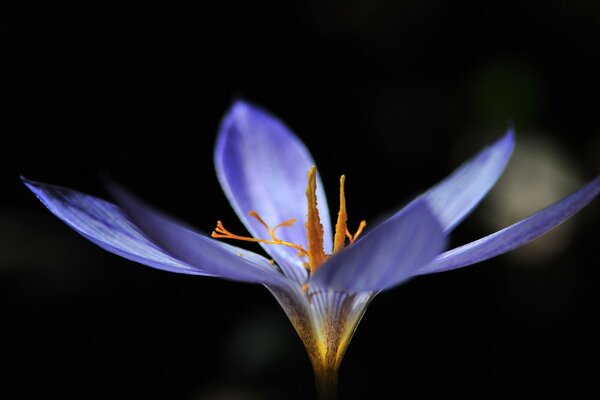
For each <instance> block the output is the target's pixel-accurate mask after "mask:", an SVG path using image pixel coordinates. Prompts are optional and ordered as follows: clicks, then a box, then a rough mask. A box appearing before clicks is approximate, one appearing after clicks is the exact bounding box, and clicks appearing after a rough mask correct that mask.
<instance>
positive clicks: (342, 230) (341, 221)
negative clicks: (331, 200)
mask: <svg viewBox="0 0 600 400" xmlns="http://www.w3.org/2000/svg"><path fill="white" fill-rule="evenodd" d="M345 182H346V177H345V176H344V175H342V176H341V177H340V211H339V212H338V218H337V223H336V224H335V236H334V238H333V252H334V253H336V252H338V251H339V250H341V249H343V248H344V245H345V244H346V237H345V235H346V231H348V227H347V225H346V223H347V222H348V213H347V212H346V194H345V193H344V183H345Z"/></svg>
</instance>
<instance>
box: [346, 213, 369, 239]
mask: <svg viewBox="0 0 600 400" xmlns="http://www.w3.org/2000/svg"><path fill="white" fill-rule="evenodd" d="M366 226H367V221H365V220H364V219H363V220H362V221H360V224H358V229H356V232H355V233H354V235H353V234H351V233H350V231H349V230H348V229H347V228H346V237H347V238H348V239H350V244H352V243H354V242H355V241H356V239H358V237H359V236H360V234H361V233H362V231H363V230H364V229H365V227H366Z"/></svg>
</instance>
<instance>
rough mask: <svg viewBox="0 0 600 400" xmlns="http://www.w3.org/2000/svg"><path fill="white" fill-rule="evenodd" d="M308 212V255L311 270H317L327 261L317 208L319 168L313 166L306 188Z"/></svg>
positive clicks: (309, 172)
mask: <svg viewBox="0 0 600 400" xmlns="http://www.w3.org/2000/svg"><path fill="white" fill-rule="evenodd" d="M306 200H307V203H308V212H307V214H306V239H307V243H308V257H309V261H310V262H309V266H310V271H311V272H315V270H316V269H317V266H319V265H320V264H321V263H322V262H323V261H325V259H326V256H325V252H324V251H323V225H321V218H320V217H319V209H318V208H317V169H316V167H314V166H313V167H311V169H310V171H308V186H307V188H306Z"/></svg>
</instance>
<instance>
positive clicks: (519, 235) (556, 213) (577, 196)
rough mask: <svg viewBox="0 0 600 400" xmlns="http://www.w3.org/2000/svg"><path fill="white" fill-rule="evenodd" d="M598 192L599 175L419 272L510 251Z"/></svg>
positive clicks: (434, 270)
mask: <svg viewBox="0 0 600 400" xmlns="http://www.w3.org/2000/svg"><path fill="white" fill-rule="evenodd" d="M598 192H600V177H598V178H596V179H594V180H593V181H591V182H590V183H588V184H587V185H585V186H584V187H582V188H581V189H579V190H578V191H576V192H575V193H573V194H571V195H569V196H568V197H566V198H564V199H563V200H561V201H559V202H557V203H554V204H553V205H551V206H550V207H548V208H546V209H544V210H542V211H540V212H538V213H537V214H534V215H532V216H531V217H529V218H526V219H524V220H522V221H520V222H517V223H516V224H514V225H511V226H509V227H508V228H504V229H502V230H501V231H498V232H496V233H493V234H491V235H489V236H486V237H484V238H481V239H479V240H476V241H474V242H471V243H468V244H466V245H464V246H460V247H457V248H455V249H452V250H449V251H447V252H445V253H444V254H441V255H440V256H439V257H438V258H436V259H435V260H434V261H433V262H432V263H431V264H429V265H427V266H426V267H425V268H423V269H421V270H420V271H419V275H424V274H431V273H435V272H442V271H448V270H451V269H455V268H460V267H466V266H467V265H471V264H475V263H478V262H480V261H484V260H487V259H489V258H492V257H496V256H498V255H500V254H503V253H506V252H507V251H510V250H513V249H515V248H517V247H519V246H522V245H524V244H525V243H527V242H529V241H531V240H533V239H535V238H537V237H538V236H541V235H543V234H544V233H546V232H548V231H549V230H550V229H552V228H554V227H555V226H557V225H559V224H560V223H562V222H563V221H565V220H566V219H568V218H569V217H571V216H572V215H573V214H575V213H576V212H577V211H579V210H581V209H582V208H583V207H585V206H586V205H587V204H588V203H589V202H590V201H592V200H593V199H594V197H596V196H597V195H598Z"/></svg>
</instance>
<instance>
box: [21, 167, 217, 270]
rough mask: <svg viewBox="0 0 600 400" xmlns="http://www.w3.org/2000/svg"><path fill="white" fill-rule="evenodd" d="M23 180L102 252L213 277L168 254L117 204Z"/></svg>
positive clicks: (54, 211) (53, 210)
mask: <svg viewBox="0 0 600 400" xmlns="http://www.w3.org/2000/svg"><path fill="white" fill-rule="evenodd" d="M22 180H23V183H25V185H27V187H28V188H29V189H30V190H31V191H32V192H33V193H34V194H35V195H36V196H37V197H38V198H39V199H40V200H41V202H42V203H44V205H45V206H46V207H47V208H48V209H49V210H50V211H51V212H52V213H53V214H54V215H56V216H57V217H58V218H60V219H61V220H62V221H63V222H65V223H66V224H67V225H69V226H70V227H71V228H73V229H74V230H75V231H77V232H78V233H80V234H81V235H83V236H84V237H85V238H86V239H88V240H90V241H92V242H94V243H95V244H97V245H98V246H100V247H102V248H103V249H105V250H108V251H110V252H111V253H114V254H117V255H120V256H122V257H125V258H127V259H129V260H132V261H136V262H139V263H141V264H144V265H148V266H150V267H154V268H158V269H162V270H166V271H171V272H179V273H184V274H192V275H211V274H210V273H208V272H207V271H204V270H202V269H200V268H197V267H194V266H191V265H189V264H187V263H185V262H183V261H180V260H178V259H176V258H174V257H171V256H170V255H169V254H167V253H165V252H164V251H163V250H162V249H160V248H159V247H158V246H156V245H155V244H154V243H152V242H151V241H150V240H148V239H147V238H146V237H145V236H144V235H143V234H142V233H141V232H140V230H139V229H138V228H137V227H136V226H135V225H133V224H132V223H131V221H130V220H129V219H128V218H127V217H126V216H125V214H124V213H123V211H122V210H121V209H119V208H118V207H117V206H115V205H114V204H112V203H109V202H107V201H105V200H102V199H99V198H97V197H93V196H89V195H87V194H84V193H80V192H77V191H75V190H71V189H67V188H64V187H60V186H55V185H47V184H44V183H39V182H34V181H30V180H27V179H25V178H22Z"/></svg>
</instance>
